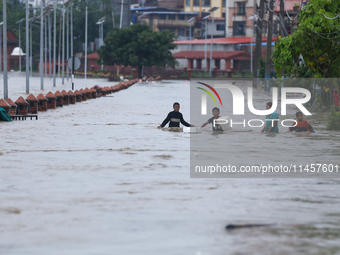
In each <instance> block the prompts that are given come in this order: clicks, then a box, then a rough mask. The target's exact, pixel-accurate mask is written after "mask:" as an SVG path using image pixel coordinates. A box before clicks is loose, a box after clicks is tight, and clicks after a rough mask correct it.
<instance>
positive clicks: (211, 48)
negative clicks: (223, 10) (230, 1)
mask: <svg viewBox="0 0 340 255" xmlns="http://www.w3.org/2000/svg"><path fill="white" fill-rule="evenodd" d="M218 8H219V7H216V6H215V7H213V8H211V9H209V10H208V12H211V15H212V21H211V27H212V31H211V44H210V68H209V75H210V76H211V69H212V68H211V67H212V51H213V33H214V11H216V10H217V9H218Z"/></svg>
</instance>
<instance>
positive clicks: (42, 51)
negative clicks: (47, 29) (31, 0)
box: [40, 1, 44, 89]
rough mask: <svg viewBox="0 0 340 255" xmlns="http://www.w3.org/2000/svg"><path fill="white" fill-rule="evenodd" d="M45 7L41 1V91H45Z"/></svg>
mask: <svg viewBox="0 0 340 255" xmlns="http://www.w3.org/2000/svg"><path fill="white" fill-rule="evenodd" d="M43 36H44V7H43V1H40V89H44V69H43V64H44V63H43V62H44V38H43Z"/></svg>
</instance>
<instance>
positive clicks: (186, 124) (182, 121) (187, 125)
mask: <svg viewBox="0 0 340 255" xmlns="http://www.w3.org/2000/svg"><path fill="white" fill-rule="evenodd" d="M180 120H181V123H182V124H183V125H184V126H186V127H194V125H190V124H189V123H188V122H186V121H185V120H184V119H183V114H181V118H180Z"/></svg>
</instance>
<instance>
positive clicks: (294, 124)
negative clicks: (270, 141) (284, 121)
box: [288, 121, 297, 132]
mask: <svg viewBox="0 0 340 255" xmlns="http://www.w3.org/2000/svg"><path fill="white" fill-rule="evenodd" d="M296 125H297V123H296V121H295V122H294V123H293V126H295V127H289V128H288V130H289V131H290V132H293V131H295V129H296Z"/></svg>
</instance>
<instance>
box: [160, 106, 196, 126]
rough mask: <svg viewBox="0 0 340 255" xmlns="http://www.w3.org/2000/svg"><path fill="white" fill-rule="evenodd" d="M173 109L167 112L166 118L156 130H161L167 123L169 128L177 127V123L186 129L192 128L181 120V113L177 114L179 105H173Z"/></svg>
mask: <svg viewBox="0 0 340 255" xmlns="http://www.w3.org/2000/svg"><path fill="white" fill-rule="evenodd" d="M173 108H174V110H173V111H172V112H169V114H168V116H167V117H166V118H165V120H164V121H163V123H162V124H161V125H160V126H158V127H157V128H163V127H165V125H166V124H168V122H169V121H170V123H169V127H170V128H171V127H179V123H182V124H183V125H184V126H186V127H194V125H190V124H189V123H188V122H186V121H185V120H184V119H183V115H182V113H180V112H179V108H180V106H179V103H177V102H176V103H174V104H173Z"/></svg>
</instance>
